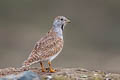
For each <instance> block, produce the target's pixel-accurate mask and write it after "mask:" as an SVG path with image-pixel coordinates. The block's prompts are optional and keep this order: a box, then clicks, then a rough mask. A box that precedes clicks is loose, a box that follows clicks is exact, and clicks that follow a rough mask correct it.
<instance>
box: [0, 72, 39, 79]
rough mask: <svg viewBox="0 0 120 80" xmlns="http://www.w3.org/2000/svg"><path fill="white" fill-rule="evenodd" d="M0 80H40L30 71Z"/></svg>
mask: <svg viewBox="0 0 120 80" xmlns="http://www.w3.org/2000/svg"><path fill="white" fill-rule="evenodd" d="M0 80H40V77H39V76H38V75H37V74H36V73H34V72H32V71H24V72H22V73H20V74H17V75H13V74H12V75H8V76H5V77H3V78H1V79H0Z"/></svg>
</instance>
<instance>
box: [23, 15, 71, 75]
mask: <svg viewBox="0 0 120 80" xmlns="http://www.w3.org/2000/svg"><path fill="white" fill-rule="evenodd" d="M67 23H70V20H69V19H68V18H66V17H64V16H57V17H55V19H54V21H53V25H52V27H51V28H50V30H49V32H47V33H46V34H45V35H44V36H43V37H41V39H40V40H39V41H37V42H36V44H35V46H34V48H33V49H32V51H31V53H30V55H29V57H28V58H27V59H26V60H25V61H24V62H23V65H22V67H29V66H31V65H32V64H34V63H40V66H41V70H42V72H45V71H46V70H45V68H44V65H43V62H44V61H48V65H49V67H48V68H49V72H51V73H52V72H56V70H55V69H53V68H52V64H51V62H52V60H53V59H55V58H56V57H57V56H58V54H59V53H60V52H61V51H62V49H63V45H64V40H63V30H64V28H65V26H66V24H67Z"/></svg>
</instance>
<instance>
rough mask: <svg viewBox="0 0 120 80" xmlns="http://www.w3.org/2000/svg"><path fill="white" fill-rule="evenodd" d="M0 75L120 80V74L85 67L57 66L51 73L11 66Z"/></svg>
mask: <svg viewBox="0 0 120 80" xmlns="http://www.w3.org/2000/svg"><path fill="white" fill-rule="evenodd" d="M26 76H27V77H26ZM0 77H1V79H0V80H17V78H19V80H120V74H116V73H107V72H103V71H99V70H97V71H91V70H87V69H83V68H56V72H55V73H50V72H48V69H47V70H46V72H41V69H40V68H34V67H32V68H25V69H21V68H12V67H11V68H5V69H0ZM25 77H26V78H25ZM9 78H10V79H9ZM13 78H16V79H13Z"/></svg>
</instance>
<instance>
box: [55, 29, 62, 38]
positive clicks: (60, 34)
mask: <svg viewBox="0 0 120 80" xmlns="http://www.w3.org/2000/svg"><path fill="white" fill-rule="evenodd" d="M53 30H54V31H55V32H56V33H57V36H58V37H60V38H62V39H63V30H62V28H61V27H53Z"/></svg>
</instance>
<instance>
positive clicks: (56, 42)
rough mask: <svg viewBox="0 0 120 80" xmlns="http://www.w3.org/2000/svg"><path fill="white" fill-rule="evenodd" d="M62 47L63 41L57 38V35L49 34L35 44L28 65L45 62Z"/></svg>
mask: <svg viewBox="0 0 120 80" xmlns="http://www.w3.org/2000/svg"><path fill="white" fill-rule="evenodd" d="M62 47H63V40H62V39H61V38H59V37H56V35H55V33H53V34H47V35H46V36H44V37H42V38H41V39H40V40H39V41H38V42H37V43H36V44H35V46H34V48H33V50H32V52H31V54H30V56H29V58H28V60H27V63H28V62H29V63H33V62H36V61H40V60H45V59H47V58H48V57H50V56H52V55H54V54H56V53H57V52H59V51H60V49H61V48H62Z"/></svg>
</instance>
